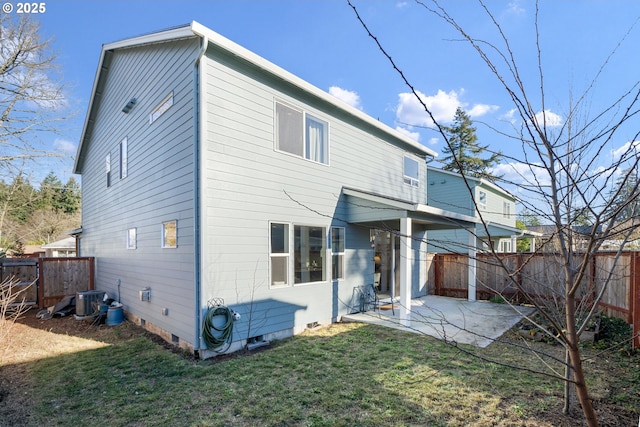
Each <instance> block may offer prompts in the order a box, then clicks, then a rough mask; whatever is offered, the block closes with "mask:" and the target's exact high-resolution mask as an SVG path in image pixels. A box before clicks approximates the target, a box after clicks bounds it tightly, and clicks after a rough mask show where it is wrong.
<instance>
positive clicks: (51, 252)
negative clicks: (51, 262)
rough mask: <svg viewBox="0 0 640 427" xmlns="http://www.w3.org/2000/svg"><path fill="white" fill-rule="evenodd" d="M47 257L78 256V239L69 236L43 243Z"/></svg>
mask: <svg viewBox="0 0 640 427" xmlns="http://www.w3.org/2000/svg"><path fill="white" fill-rule="evenodd" d="M42 249H44V256H45V257H53V258H61V257H74V256H76V239H75V238H74V237H67V238H64V239H62V240H57V241H55V242H51V243H47V244H46V245H42Z"/></svg>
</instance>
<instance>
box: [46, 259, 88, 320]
mask: <svg viewBox="0 0 640 427" xmlns="http://www.w3.org/2000/svg"><path fill="white" fill-rule="evenodd" d="M39 264H40V289H41V299H40V300H39V301H38V302H39V305H40V307H41V308H43V307H49V306H51V305H54V304H56V303H57V302H58V301H60V300H61V299H62V298H64V297H65V296H66V295H75V294H76V293H77V292H83V291H90V290H93V288H94V283H93V277H94V275H93V268H94V258H93V257H71V258H39Z"/></svg>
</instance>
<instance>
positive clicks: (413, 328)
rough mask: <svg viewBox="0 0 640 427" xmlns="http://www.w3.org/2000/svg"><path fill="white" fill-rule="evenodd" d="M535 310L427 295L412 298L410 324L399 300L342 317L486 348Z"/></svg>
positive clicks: (352, 320)
mask: <svg viewBox="0 0 640 427" xmlns="http://www.w3.org/2000/svg"><path fill="white" fill-rule="evenodd" d="M383 306H386V307H389V305H388V304H383ZM534 311H535V309H534V308H532V307H524V306H510V305H508V304H495V303H491V302H488V301H467V300H463V299H457V298H448V297H440V296H435V295H428V296H424V297H420V298H416V299H414V300H412V301H411V314H410V319H409V322H408V325H405V323H407V322H406V319H401V318H400V317H399V316H400V310H399V306H398V305H397V303H396V304H395V305H394V309H393V310H391V309H385V310H383V309H379V310H371V311H367V312H363V313H355V314H349V315H346V316H342V321H343V322H361V323H370V324H376V325H381V326H386V327H389V328H395V329H399V330H404V331H409V332H414V333H420V334H425V335H429V336H432V337H435V338H439V339H443V340H446V341H448V342H451V341H455V342H457V343H462V344H470V345H474V346H476V347H481V348H484V347H486V346H488V345H489V344H491V343H492V342H493V341H494V340H495V339H496V338H499V337H500V336H502V335H503V334H504V333H505V332H506V331H508V330H509V329H511V328H512V327H513V326H515V325H516V324H517V323H518V322H519V321H520V320H522V318H523V317H524V316H527V315H530V314H532V313H533V312H534Z"/></svg>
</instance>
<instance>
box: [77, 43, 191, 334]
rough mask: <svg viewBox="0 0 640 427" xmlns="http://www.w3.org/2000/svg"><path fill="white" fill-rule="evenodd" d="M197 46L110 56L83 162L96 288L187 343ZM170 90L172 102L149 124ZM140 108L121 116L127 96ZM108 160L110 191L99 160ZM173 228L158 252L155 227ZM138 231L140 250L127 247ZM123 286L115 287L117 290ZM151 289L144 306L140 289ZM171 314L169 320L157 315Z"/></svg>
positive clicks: (86, 251) (85, 240) (86, 238)
mask: <svg viewBox="0 0 640 427" xmlns="http://www.w3.org/2000/svg"><path fill="white" fill-rule="evenodd" d="M197 49H198V40H196V39H195V38H194V39H192V40H182V41H177V42H173V43H161V44H154V45H149V46H142V47H136V48H131V49H122V50H117V51H115V52H114V53H113V54H112V55H113V56H112V60H111V62H110V64H109V68H108V70H107V71H106V74H104V73H103V76H102V77H103V78H105V77H106V83H105V86H104V89H103V91H102V97H101V98H100V99H99V101H98V102H96V103H95V104H94V106H93V108H95V109H97V111H96V112H95V114H96V115H95V126H94V127H93V131H92V132H91V134H90V135H89V137H90V139H89V140H88V143H86V144H85V151H84V152H83V158H82V162H81V163H80V164H79V167H78V169H79V170H80V172H81V173H82V187H83V188H82V190H83V200H82V210H83V223H82V225H83V234H82V237H81V247H82V255H91V256H95V257H96V260H97V268H96V288H97V289H101V290H105V291H107V292H108V294H109V296H111V297H112V298H115V299H117V298H118V295H119V298H120V299H121V301H122V303H123V304H124V308H125V310H127V311H129V312H132V313H134V314H135V315H136V316H138V317H140V318H143V319H145V320H147V321H149V322H152V323H153V324H155V325H157V326H158V327H160V328H162V329H164V330H165V331H168V332H170V333H171V334H174V335H176V336H178V337H180V338H182V339H184V340H186V341H187V342H194V341H195V337H194V330H195V323H194V322H195V316H194V313H195V301H194V256H195V253H194V234H193V233H194V210H193V206H194V181H193V178H194V176H193V171H194V159H193V152H194V148H193V144H194V140H195V128H194V111H193V105H194V102H193V97H194V92H193V89H194V85H193V64H194V61H195V59H196V53H197ZM170 92H173V94H174V105H173V106H172V107H171V108H170V109H169V110H168V111H166V112H165V113H164V114H163V115H162V116H161V117H160V118H159V119H158V120H157V121H155V122H154V123H152V124H149V114H150V113H151V111H152V110H153V109H154V108H155V107H156V106H157V105H158V103H159V102H160V101H161V100H162V99H164V98H165V96H166V95H167V94H169V93H170ZM131 98H136V100H137V102H136V104H135V105H134V107H133V109H132V110H131V111H130V112H129V113H128V114H125V113H123V112H122V111H121V110H122V108H123V107H124V105H125V104H126V103H127V102H128V101H129V100H130V99H131ZM124 137H127V138H128V176H127V177H126V178H124V179H120V169H119V163H120V158H119V156H120V154H119V148H118V147H119V143H120V141H121V140H122V139H123V138H124ZM107 152H110V153H111V165H112V172H111V186H110V187H109V188H107V185H106V173H105V157H106V155H107ZM169 220H177V221H178V247H177V248H175V249H162V248H161V247H160V245H161V224H162V222H164V221H169ZM129 228H136V230H137V248H136V249H133V250H127V249H126V233H127V229H129ZM118 280H119V281H120V288H119V289H118V286H117V283H118ZM147 286H148V287H150V288H151V301H150V302H141V301H140V300H139V296H138V292H139V291H140V290H142V289H143V288H144V287H147ZM163 308H167V309H168V313H169V314H168V316H163V315H161V312H162V309H163Z"/></svg>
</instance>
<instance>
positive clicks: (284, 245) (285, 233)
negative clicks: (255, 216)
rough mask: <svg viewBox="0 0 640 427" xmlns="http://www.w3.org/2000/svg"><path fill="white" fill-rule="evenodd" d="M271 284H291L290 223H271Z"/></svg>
mask: <svg viewBox="0 0 640 427" xmlns="http://www.w3.org/2000/svg"><path fill="white" fill-rule="evenodd" d="M269 238H270V241H271V242H270V255H269V258H270V259H271V286H287V285H288V284H289V224H276V223H273V224H271V233H270V237H269Z"/></svg>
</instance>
